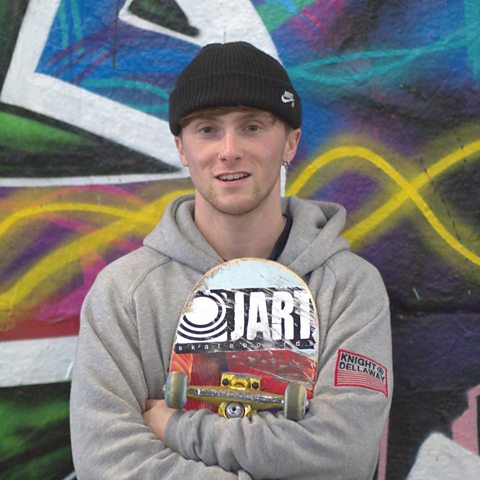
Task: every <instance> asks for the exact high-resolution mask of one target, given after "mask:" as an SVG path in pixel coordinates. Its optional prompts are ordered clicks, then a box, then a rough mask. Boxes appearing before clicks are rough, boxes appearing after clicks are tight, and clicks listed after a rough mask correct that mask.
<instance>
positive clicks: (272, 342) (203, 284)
mask: <svg viewBox="0 0 480 480" xmlns="http://www.w3.org/2000/svg"><path fill="white" fill-rule="evenodd" d="M318 329H319V326H318V319H317V313H316V307H315V301H314V299H313V297H312V294H311V292H310V290H309V289H308V287H307V285H306V283H305V282H304V281H303V280H302V279H301V278H300V277H299V276H298V275H297V274H295V273H294V272H292V271H291V270H289V269H288V268H287V267H285V266H283V265H281V264H279V263H277V262H273V261H270V260H264V259H254V258H242V259H236V260H232V261H229V262H225V263H222V264H220V265H218V266H216V267H215V268H213V269H212V270H210V271H209V272H207V273H206V274H205V275H204V276H203V277H202V278H201V279H200V280H199V282H198V283H197V284H196V286H195V287H194V289H193V291H192V292H191V294H190V296H189V297H188V299H187V301H186V303H185V306H184V308H183V310H182V312H181V315H180V319H179V322H178V325H177V331H176V335H175V340H174V344H173V348H172V353H171V358H170V367H169V372H170V373H169V376H168V378H167V383H166V387H165V398H166V400H167V404H168V405H169V406H171V407H173V408H185V409H199V408H209V409H211V410H213V411H218V412H219V413H220V414H222V415H223V416H226V417H236V416H244V415H249V414H251V413H254V412H256V411H258V410H265V409H268V410H273V411H275V410H281V409H283V410H284V413H285V415H286V416H287V417H288V418H292V419H294V420H299V419H301V418H303V415H304V414H305V410H306V409H307V408H308V398H311V396H312V393H313V387H314V384H315V381H316V377H317V362H318V335H319V331H318ZM285 397H287V398H285ZM287 409H288V411H289V413H288V412H287Z"/></svg>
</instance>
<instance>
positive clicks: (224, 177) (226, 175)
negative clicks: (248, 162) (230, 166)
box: [217, 172, 250, 182]
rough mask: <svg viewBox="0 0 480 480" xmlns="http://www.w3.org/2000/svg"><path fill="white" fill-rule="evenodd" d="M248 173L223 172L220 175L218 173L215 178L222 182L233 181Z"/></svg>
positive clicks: (246, 175)
mask: <svg viewBox="0 0 480 480" xmlns="http://www.w3.org/2000/svg"><path fill="white" fill-rule="evenodd" d="M249 176H250V174H249V173H246V172H238V173H224V174H222V175H218V176H217V178H218V179H219V180H221V181H222V182H233V181H234V180H240V179H242V178H247V177H249Z"/></svg>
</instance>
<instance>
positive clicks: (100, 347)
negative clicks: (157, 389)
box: [70, 274, 251, 480]
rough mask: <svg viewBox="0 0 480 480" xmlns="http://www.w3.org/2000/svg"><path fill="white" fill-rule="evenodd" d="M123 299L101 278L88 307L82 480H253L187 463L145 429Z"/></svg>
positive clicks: (77, 390) (79, 442) (81, 345)
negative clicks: (141, 479)
mask: <svg viewBox="0 0 480 480" xmlns="http://www.w3.org/2000/svg"><path fill="white" fill-rule="evenodd" d="M110 277H112V275H110ZM124 298H126V295H124V294H123V293H122V286H120V285H118V283H117V284H116V285H115V281H114V280H113V279H112V278H109V276H108V275H106V274H101V275H100V276H99V278H98V280H97V282H96V284H95V285H94V287H93V288H92V290H91V291H90V293H89V294H88V296H87V298H86V300H85V302H84V305H83V308H82V316H81V327H80V335H79V342H78V347H77V355H76V360H75V366H74V373H73V380H72V389H71V400H70V424H71V440H72V453H73V460H74V465H75V469H76V474H77V477H78V478H79V480H90V479H92V480H93V479H98V478H102V479H105V480H108V479H115V480H121V479H132V478H144V479H147V478H148V479H156V478H158V479H160V478H161V479H162V480H168V479H178V478H195V479H209V480H211V479H221V480H224V479H232V480H233V479H240V480H248V479H251V477H250V475H248V474H246V473H245V472H242V471H239V472H236V473H229V472H226V471H225V470H224V469H222V468H220V467H219V466H217V465H210V466H207V465H205V464H204V463H203V462H202V461H201V460H198V459H197V460H196V461H194V460H191V459H186V458H184V457H182V456H181V455H180V454H179V453H177V452H173V451H172V450H170V449H169V448H167V447H166V446H165V445H164V444H163V443H162V442H160V441H159V440H158V439H157V438H156V437H155V436H154V435H153V433H152V432H151V431H150V429H149V428H148V427H147V426H146V425H145V424H144V421H143V417H142V412H143V410H144V405H145V401H146V399H147V386H146V381H145V377H144V374H143V368H142V359H141V353H140V348H139V342H138V336H137V331H136V324H135V322H134V313H133V312H132V308H131V307H130V306H129V304H128V302H125V301H124V300H123V299H124Z"/></svg>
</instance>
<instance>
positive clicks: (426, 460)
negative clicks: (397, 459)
mask: <svg viewBox="0 0 480 480" xmlns="http://www.w3.org/2000/svg"><path fill="white" fill-rule="evenodd" d="M479 478H480V458H479V457H478V456H477V455H474V454H473V453H471V452H469V451H468V450H466V449H465V448H463V447H462V446H460V445H459V444H458V443H455V442H454V441H452V440H450V439H449V438H447V437H446V436H444V435H442V434H440V433H434V434H432V435H430V436H429V437H428V438H427V440H425V442H424V443H423V445H422V446H421V448H420V450H419V452H418V455H417V460H416V462H415V465H414V466H413V468H412V470H411V472H410V473H409V475H408V477H407V480H427V479H428V480H429V479H435V480H458V479H462V480H478V479H479Z"/></svg>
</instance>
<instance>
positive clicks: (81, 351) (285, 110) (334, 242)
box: [71, 42, 392, 480]
mask: <svg viewBox="0 0 480 480" xmlns="http://www.w3.org/2000/svg"><path fill="white" fill-rule="evenodd" d="M169 115H170V117H169V119H170V128H171V131H172V133H173V135H174V136H175V142H176V145H177V149H178V152H179V155H180V159H181V162H182V164H183V165H185V166H186V167H188V168H189V171H190V174H191V177H192V181H193V184H194V187H195V195H194V198H191V197H183V198H179V199H177V200H175V201H174V202H173V203H172V204H171V205H170V206H169V208H168V209H167V211H166V212H165V214H164V216H163V218H162V219H161V221H160V223H159V225H157V227H156V228H155V229H154V231H153V232H152V233H151V234H150V235H149V236H147V238H146V239H145V241H144V246H143V247H142V248H140V249H138V250H137V251H135V252H133V253H131V254H129V255H127V256H125V257H123V258H122V259H119V260H117V261H116V262H114V263H112V264H111V265H110V266H109V267H107V268H106V269H105V270H104V271H103V272H102V273H101V274H100V275H99V276H98V278H97V280H96V282H95V285H94V286H93V288H92V290H91V291H90V293H89V295H88V297H87V298H86V300H85V303H84V306H83V309H82V319H81V330H80V337H79V345H78V351H77V359H76V365H75V369H74V376H73V382H72V397H71V427H72V447H73V457H74V463H75V467H76V471H77V475H78V478H79V479H80V480H84V479H110V478H112V479H113V478H115V479H127V478H128V479H133V478H135V479H137V478H138V479H147V478H148V479H154V478H155V479H156V478H158V479H180V478H194V479H236V478H238V479H261V478H268V479H274V478H283V479H320V478H325V479H329V480H331V479H342V480H347V479H355V480H359V479H371V478H372V476H373V473H374V470H375V466H376V462H377V458H378V449H379V444H380V438H381V434H382V431H383V428H384V424H385V421H386V419H387V416H388V410H389V406H390V401H391V390H392V369H391V338H390V324H389V306H388V300H387V296H386V293H385V288H384V286H383V282H382V280H381V278H380V276H379V274H378V272H377V271H376V269H375V268H374V267H372V266H371V265H370V264H368V263H367V262H365V261H364V260H362V259H361V258H359V257H358V256H356V255H354V254H353V253H351V252H350V251H349V250H348V245H347V242H346V241H345V240H343V239H342V238H341V237H340V233H341V231H342V229H343V227H344V224H345V211H344V209H343V208H342V207H340V206H338V205H335V204H331V203H324V202H312V201H304V200H300V199H297V198H287V199H282V198H281V192H280V171H281V167H282V165H288V164H289V163H290V162H291V161H292V159H293V157H294V155H295V152H296V149H297V145H298V142H299V139H300V126H301V105H300V98H299V97H298V94H297V93H296V91H295V89H294V88H293V86H292V84H291V82H290V80H289V78H288V75H287V73H286V72H285V70H284V69H283V67H282V66H281V65H280V64H279V63H278V62H277V61H276V60H275V59H273V58H272V57H270V56H268V55H266V54H265V53H263V52H261V51H260V50H258V49H256V48H255V47H253V46H252V45H250V44H248V43H245V42H234V43H227V44H212V45H208V46H206V47H204V48H203V49H202V50H201V51H200V53H199V54H198V55H197V57H196V58H195V59H194V60H193V61H192V62H191V63H190V64H189V65H188V66H187V67H186V69H185V70H184V71H183V72H182V73H181V74H180V76H179V78H178V81H177V84H176V87H175V89H174V91H173V92H172V94H171V97H170V111H169ZM239 257H260V258H270V259H274V260H277V261H278V262H280V263H282V264H284V265H286V266H287V267H289V268H291V269H292V270H293V271H295V272H296V273H298V274H299V275H300V276H301V277H302V278H304V279H305V281H306V282H307V283H308V285H309V287H310V289H311V291H312V292H313V295H314V297H315V298H316V302H317V310H318V317H319V319H318V320H319V330H320V340H319V343H320V345H319V347H320V348H319V350H320V356H319V374H318V380H317V384H316V386H315V391H314V398H313V399H312V400H311V401H310V407H309V411H308V413H307V415H306V416H305V418H304V419H303V420H302V421H299V422H293V421H291V420H288V419H286V418H285V417H284V416H283V415H282V414H277V415H274V414H272V413H270V412H263V413H259V414H255V415H252V416H251V418H243V419H228V420H227V419H224V418H221V417H219V416H218V415H216V414H214V413H212V412H210V411H207V410H198V411H188V412H181V411H173V410H171V409H169V408H167V407H166V405H165V402H164V401H163V400H161V399H162V398H163V385H164V383H165V378H166V374H167V371H168V362H169V357H170V352H171V348H172V343H173V338H174V335H175V329H176V323H177V320H178V318H179V316H180V311H181V309H182V307H183V304H184V302H185V299H186V298H187V296H188V294H189V293H190V291H191V290H192V288H193V286H194V285H195V283H196V282H197V280H198V279H199V278H200V277H201V276H202V275H203V274H204V273H205V272H207V271H208V270H209V269H211V268H212V267H214V266H215V265H218V264H219V263H221V262H223V261H224V260H230V259H232V258H239ZM342 363H343V367H341V368H344V369H347V370H349V371H351V372H352V374H353V373H354V372H355V371H356V372H358V371H360V370H361V371H363V370H364V369H365V371H369V372H370V373H364V374H363V375H360V377H355V375H354V374H353V375H351V376H350V377H348V378H350V380H349V381H344V382H339V381H337V375H336V374H337V373H338V369H339V368H340V367H339V365H340V364H342ZM370 374H371V375H372V376H373V375H375V374H376V376H377V381H376V384H375V385H376V386H374V388H372V385H373V383H372V384H371V383H370V382H369V381H368V380H367V381H366V379H368V375H370ZM379 377H380V380H379ZM355 378H359V380H354V379H355Z"/></svg>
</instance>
